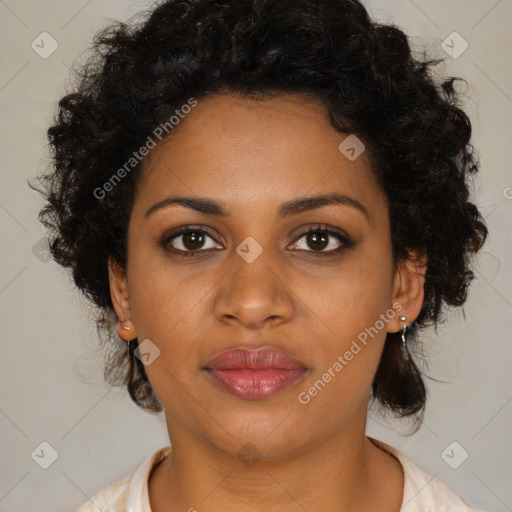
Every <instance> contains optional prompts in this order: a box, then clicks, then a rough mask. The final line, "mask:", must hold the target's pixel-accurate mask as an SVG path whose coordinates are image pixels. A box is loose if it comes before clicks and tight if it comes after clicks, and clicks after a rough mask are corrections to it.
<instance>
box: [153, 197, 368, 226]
mask: <svg viewBox="0 0 512 512" xmlns="http://www.w3.org/2000/svg"><path fill="white" fill-rule="evenodd" d="M173 204H179V205H182V206H185V207H187V208H190V209H192V210H195V211H198V212H200V213H204V214H207V215H217V216H219V217H229V216H230V212H229V211H228V210H227V209H226V208H225V207H224V206H223V205H222V203H219V202H217V201H214V200H212V199H209V198H206V197H183V196H176V195H171V196H168V197H166V198H165V199H163V200H162V201H159V202H158V203H155V204H154V205H153V206H151V208H149V209H148V210H147V211H146V213H145V215H144V218H147V217H149V216H150V215H152V214H153V213H155V212H157V211H158V210H161V209H162V208H165V207H168V206H171V205H173ZM333 204H340V205H343V206H348V207H351V208H354V209H356V210H358V211H360V212H361V213H362V214H363V215H364V216H365V217H366V219H367V220H370V215H369V213H368V210H367V209H366V208H365V207H364V206H363V205H362V204H361V203H360V202H359V201H357V200H356V199H354V198H352V197H349V196H346V195H343V194H337V193H332V194H325V195H319V196H304V197H298V198H296V199H292V200H291V201H287V202H286V203H283V204H282V205H281V206H280V207H279V210H278V217H279V218H280V219H284V218H286V217H290V216H292V215H296V214H298V213H301V212H304V211H309V210H315V209H317V208H321V207H322V206H327V205H333Z"/></svg>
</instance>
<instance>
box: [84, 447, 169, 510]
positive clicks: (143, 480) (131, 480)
mask: <svg viewBox="0 0 512 512" xmlns="http://www.w3.org/2000/svg"><path fill="white" fill-rule="evenodd" d="M170 451H171V446H165V447H163V448H159V449H158V450H156V451H154V452H152V453H150V454H149V455H148V456H147V457H146V458H145V459H144V460H143V462H142V463H141V464H140V465H139V466H138V467H137V468H136V469H135V470H133V471H131V472H130V473H127V474H126V475H124V476H122V477H120V478H118V479H117V480H115V481H114V482H112V483H111V484H110V485H108V486H107V487H105V488H103V489H101V490H100V491H98V492H97V493H96V494H94V495H93V496H91V498H89V499H88V500H87V501H86V502H85V503H83V504H82V505H81V506H80V508H79V509H78V510H77V512H98V510H101V511H102V512H121V511H122V512H125V511H126V512H132V511H133V512H135V511H139V510H140V511H143V510H144V511H145V510H149V508H145V507H147V506H148V505H149V499H148V478H149V475H150V473H151V471H152V470H153V468H154V467H155V466H156V465H157V464H158V463H159V462H160V461H161V460H162V459H163V458H164V457H166V456H167V455H168V454H169V453H170Z"/></svg>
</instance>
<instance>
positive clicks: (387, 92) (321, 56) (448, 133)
mask: <svg viewBox="0 0 512 512" xmlns="http://www.w3.org/2000/svg"><path fill="white" fill-rule="evenodd" d="M442 60H443V59H440V58H438V59H433V58H432V59H430V58H428V56H427V55H426V52H425V51H424V52H423V57H415V56H414V55H413V51H412V46H411V45H410V44H409V39H408V37H407V36H406V34H404V32H402V30H401V29H400V28H398V27H397V26H396V25H393V24H379V23H377V22H375V21H374V20H372V19H371V18H370V17H369V14H368V12H367V11H366V9H365V7H364V6H363V5H362V4H361V3H360V2H359V1H358V0H244V1H241V0H167V1H164V2H163V3H161V4H160V5H158V6H156V7H155V8H154V9H152V10H150V11H148V12H146V13H143V16H142V18H141V19H140V20H136V21H134V20H133V19H132V20H131V21H130V22H128V23H121V22H112V23H111V24H110V25H109V26H107V27H106V28H105V29H103V30H102V31H100V32H99V33H98V34H97V35H96V36H95V38H94V41H93V44H92V53H91V55H90V57H89V59H88V60H87V62H86V63H85V64H84V65H83V66H82V67H81V68H80V69H79V70H78V71H76V70H75V77H76V78H77V80H76V85H75V88H74V91H73V92H71V93H69V94H67V95H65V96H64V97H63V98H62V99H61V100H60V102H59V106H58V111H57V114H56V117H55V121H54V124H53V125H52V126H51V127H50V128H49V129H48V139H49V142H50V147H51V150H52V166H51V171H49V172H48V173H47V174H43V175H41V176H40V177H39V178H40V183H42V187H40V188H37V189H36V190H38V191H39V192H40V193H42V194H43V195H44V197H45V199H46V201H47V203H46V204H45V206H44V208H43V209H42V210H41V212H40V214H39V219H40V220H41V222H42V223H43V224H44V225H45V226H46V227H47V228H48V229H49V232H50V248H51V253H52V257H53V258H54V259H55V260H56V261H57V262H58V263H59V264H60V265H62V266H64V267H66V268H68V269H70V270H71V272H72V276H73V279H74V282H75V283H76V285H77V287H78V288H79V289H80V290H81V291H82V292H83V293H84V295H85V296H86V297H87V298H88V299H90V301H92V303H93V304H94V305H95V306H97V308H98V309H97V312H98V314H97V325H98V331H99V334H100V339H101V340H103V342H104V345H105V349H106V351H105V378H106V380H107V381H108V382H109V383H110V384H112V385H116V386H126V387H127V388H128V391H129V393H130V396H131V398H132V399H133V401H134V402H135V403H136V404H137V405H139V406H140V407H142V408H143V409H145V410H147V411H161V410H162V404H161V403H160V401H159V400H158V397H157V396H156V394H155V393H154V391H153V389H152V387H151V385H150V383H149V380H148V378H147V375H146V373H145V370H144V365H143V364H142V363H141V361H140V360H139V359H138V358H137V357H135V356H134V350H135V348H136V346H137V340H134V341H133V342H132V343H131V344H130V345H129V351H128V354H127V353H126V351H125V350H124V349H123V348H121V347H122V345H120V344H119V343H116V340H117V342H119V340H118V338H117V336H116V335H115V334H113V329H112V323H111V322H112V321H113V319H114V318H115V313H114V311H113V306H112V302H111V297H110V291H109V276H108V260H109V258H112V260H113V261H115V262H116V263H118V264H119V265H120V266H121V268H125V266H126V234H127V227H128V222H129V217H130V213H131V209H132V206H133V201H134V195H135V187H136V184H137V178H138V176H139V175H140V172H141V169H142V168H143V164H144V161H145V160H144V159H143V158H142V159H141V160H140V161H137V162H134V163H133V168H132V169H126V166H125V167H124V169H125V171H126V172H124V173H123V179H122V180H119V183H117V182H116V183H114V185H115V186H110V187H108V192H105V191H106V190H107V187H105V184H106V183H108V182H109V180H112V177H113V175H114V174H115V173H116V172H117V171H118V170H119V169H121V168H122V166H123V165H124V164H125V163H126V162H127V161H130V159H131V158H133V155H134V152H135V151H136V150H138V148H140V147H142V146H144V144H145V143H146V142H147V141H148V140H149V139H148V137H149V136H151V134H153V133H154V131H155V128H156V127H158V126H159V125H161V124H162V123H166V122H168V120H169V117H170V116H172V115H174V114H177V113H179V111H180V108H181V107H182V106H183V105H186V104H187V103H190V100H191V99H192V100H193V101H200V100H201V98H206V97H207V96H208V95H212V94H215V93H230V94H239V95H242V96H244V97H248V98H251V99H258V98H268V97H270V96H274V97H275V96H278V95H280V94H290V93H291V94H297V95H303V96H302V97H304V98H313V99H315V100H319V101H321V102H322V104H323V105H325V107H326V108H327V110H328V113H329V120H330V122H331V124H332V126H333V127H334V128H336V129H337V130H339V131H340V132H344V133H354V134H357V136H358V137H359V138H360V139H361V140H363V141H364V143H365V145H366V146H367V148H368V150H369V154H370V155H371V159H372V165H373V172H374V174H375V177H376V179H377V181H378V183H379V184H380V186H381V187H382V190H383V191H384V192H385V194H386V196H387V198H388V203H389V212H390V213H389V214H390V225H391V241H392V250H393V261H394V262H395V268H396V264H397V262H400V261H404V260H405V259H407V258H408V257H409V256H410V254H409V251H410V250H411V249H420V250H422V251H424V253H425V254H426V255H427V258H428V263H427V267H426V270H425V285H424V302H423V306H422V309H421V311H420V314H419V316H418V318H417V319H416V320H415V321H414V322H413V324H412V326H411V332H410V335H409V343H408V345H409V344H410V343H411V342H413V343H414V345H415V346H416V345H418V339H417V336H416V334H417V332H418V328H419V327H421V328H425V327H426V326H428V325H434V326H437V324H438V323H439V322H441V321H442V320H444V318H443V315H444V313H445V309H446V308H443V306H461V305H462V304H463V303H464V302H465V300H466V298H467V293H468V287H469V284H470V282H471V281H472V279H473V278H474V273H473V272H472V271H471V269H470V263H471V257H472V256H473V255H474V254H475V253H477V252H478V251H479V250H480V248H481V247H482V246H483V244H484V243H485V240H486V238H487V235H488V230H487V227H486V225H485V223H484V220H483V218H482V217H481V215H480V213H479V211H478V209H477V207H476V206H475V205H474V204H473V203H472V202H470V201H469V195H470V191H469V178H470V175H474V174H475V173H476V172H477V171H478V170H479V168H480V164H479V162H478V159H477V158H476V157H475V156H474V154H473V153H474V148H473V145H472V144H470V139H471V122H470V120H469V118H468V116H467V114H466V113H465V112H464V111H463V110H462V108H461V105H460V96H461V93H459V92H458V91H457V90H456V89H455V87H454V82H455V81H456V80H462V79H460V78H453V77H450V78H446V79H444V80H443V81H440V80H437V79H436V77H435V76H434V74H433V73H432V72H431V69H430V68H431V67H432V66H434V65H437V64H438V63H439V62H441V61H442ZM167 136H172V132H169V134H168V135H167ZM110 183H112V181H110ZM32 188H35V187H32ZM99 191H101V193H100V192H99ZM100 196H101V197H100ZM113 315H114V316H113ZM418 347H419V345H418ZM371 392H372V401H373V402H376V403H377V404H380V406H382V408H383V409H387V410H389V411H392V412H394V413H396V414H397V415H399V416H402V417H405V416H413V417H414V415H418V413H420V414H419V416H422V415H423V413H424V408H425V401H426V389H425V386H424V382H423V379H422V372H421V371H420V370H419V368H418V367H417V366H416V364H415V362H414V360H413V358H412V357H410V354H408V352H406V351H405V352H404V351H403V350H402V349H401V348H400V333H388V334H387V339H386V342H385V346H384V350H383V354H382V357H381V360H380V363H379V367H378V370H377V372H376V375H375V378H374V381H373V384H372V389H371Z"/></svg>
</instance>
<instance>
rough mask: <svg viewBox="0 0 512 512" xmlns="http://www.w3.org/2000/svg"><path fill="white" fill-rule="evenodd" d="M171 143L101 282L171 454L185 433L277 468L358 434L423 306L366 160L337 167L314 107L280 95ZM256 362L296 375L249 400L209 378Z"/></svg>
mask: <svg viewBox="0 0 512 512" xmlns="http://www.w3.org/2000/svg"><path fill="white" fill-rule="evenodd" d="M171 135H172V136H170V137H168V138H167V139H164V141H163V142H161V143H160V144H159V145H158V146H157V147H156V148H155V149H153V150H152V151H151V153H150V155H149V157H148V158H147V160H146V166H145V169H144V172H143V175H142V176H141V179H140V182H139V185H138V189H137V193H136V198H135V203H134V207H133V211H132V214H131V218H130V224H129V232H128V260H127V261H128V262H127V271H126V274H124V273H123V272H122V271H119V270H115V269H113V267H112V268H111V289H112V299H113V303H114V305H115V308H116V311H117V313H118V316H119V317H120V318H121V319H126V318H131V319H132V321H133V323H134V326H135V329H136V334H137V338H138V341H139V344H140V343H142V342H143V340H150V342H145V343H146V344H148V343H149V345H147V346H148V347H151V348H150V350H149V352H150V354H152V355H150V356H149V357H150V360H151V363H150V364H148V365H147V366H146V372H147V374H148V377H149V380H150V382H151V384H152V386H153V388H154V390H155V392H156V393H157V395H158V397H159V398H160V400H161V402H162V403H163V405H164V407H165V414H166V420H167V426H168V429H169V434H170V437H171V440H173V441H174V439H173V436H175V437H179V435H180V434H179V432H180V431H187V432H188V433H189V435H191V436H195V437H196V438H197V439H202V440H206V441H207V442H208V443H210V444H211V445H213V446H216V447H218V448H219V449H221V450H223V451H224V452H228V453H237V452H238V451H239V450H240V448H241V447H242V446H244V445H245V444H246V443H247V442H251V443H252V444H253V445H255V446H256V447H257V448H258V450H259V451H260V452H262V453H263V454H265V455H268V456H269V457H279V456H285V455H291V454H293V453H295V452H299V451H302V450H305V449H307V448H311V447H313V446H314V445H315V444H317V443H321V442H322V441H324V440H325V439H328V438H330V437H331V438H332V437H333V436H336V435H340V434H341V432H342V431H345V432H347V431H349V430H350V429H357V430H358V431H360V430H361V429H364V422H365V418H366V409H367V404H368V396H369V391H370V387H371V383H372V380H373V378H374V375H375V372H376V369H377V366H378V362H379V358H380V355H381V352H382V349H383V345H384V341H385V337H386V333H387V332H397V331H398V330H399V328H400V325H401V323H399V321H398V316H399V314H405V316H406V317H407V318H408V323H410V322H411V321H412V320H413V319H414V317H415V315H417V314H418V312H419V309H420V307H421V302H422V298H423V296H422V289H423V288H422V281H421V280H419V279H417V278H416V277H415V276H416V275H415V273H414V271H411V270H409V267H405V266H404V267H402V266H399V267H398V269H397V270H396V272H394V270H393V261H392V252H391V240H390V226H389V214H388V205H387V200H386V197H385V195H384V194H383V193H382V191H381V189H380V188H379V186H378V185H377V183H376V181H375V179H374V176H373V175H372V172H371V170H370V165H369V155H368V154H367V152H366V151H364V152H363V153H362V154H361V155H360V156H359V157H358V158H356V159H355V160H350V159H348V158H347V157H346V156H345V154H344V153H343V152H342V151H340V149H339V148H338V146H339V145H340V143H342V142H343V140H344V139H345V138H346V137H347V135H346V134H343V133H339V132H337V131H336V130H335V129H334V128H333V127H332V126H331V124H330V122H329V120H328V117H327V111H326V110H324V108H323V106H322V105H321V104H320V103H316V102H314V101H309V100H308V101H306V100H304V99H303V98H299V97H296V96H291V95H290V96H281V97H279V98H274V99H266V100H264V101H255V100H248V99H241V98H239V97H236V96H234V95H228V94H226V95H217V96H210V97H208V98H207V99H204V100H201V101H200V102H199V103H198V105H197V106H196V107H195V108H194V109H193V110H192V112H191V113H190V114H188V116H187V117H185V119H183V120H181V121H180V125H179V126H178V129H177V130H176V131H175V132H173V133H172V134H171ZM335 194H336V195H337V196H338V197H339V198H341V199H340V200H339V201H331V202H330V203H328V202H323V203H322V202H317V203H316V205H315V204H311V203H309V206H308V204H307V203H305V204H303V205H302V207H297V205H295V206H296V207H295V208H294V207H292V206H290V205H293V203H294V202H296V201H297V200H298V199H299V198H302V199H304V198H311V197H313V196H324V195H335ZM170 196H173V197H174V198H183V197H187V198H195V199H198V198H201V199H208V201H211V202H213V203H215V205H209V206H208V207H203V208H199V207H198V206H197V205H196V208H193V207H192V204H190V203H189V205H188V206H187V205H186V204H183V203H180V202H171V201H170V200H169V198H170ZM288 203H289V204H288ZM286 204H288V207H286V208H284V207H283V205H286ZM204 205H205V203H203V206H204ZM197 208H199V210H201V211H199V210H198V209H197ZM220 212H221V213H223V214H222V215H221V214H220ZM183 230H184V232H183ZM309 230H312V231H313V232H312V233H311V232H308V231H309ZM393 304H395V309H393ZM396 304H400V307H402V309H401V311H400V313H397V312H396V309H397V308H396ZM365 330H366V331H365ZM369 332H370V333H371V334H368V333H369ZM364 333H366V336H365V334H364ZM364 339H365V342H363V340H364ZM155 347H156V348H155ZM259 347H267V348H273V349H275V350H278V351H281V352H282V353H284V354H285V355H286V356H288V357H289V358H291V359H292V360H293V361H294V362H295V363H298V364H299V365H300V367H301V368H303V371H301V372H299V373H295V374H292V375H295V377H296V378H294V379H293V380H290V381H289V382H288V381H286V379H284V381H283V382H286V383H287V384H286V385H285V386H284V387H283V386H281V388H279V386H278V389H277V391H276V390H275V389H274V390H273V391H272V392H270V393H267V394H266V395H257V396H255V395H251V396H248V395H247V394H246V395H244V394H243V393H242V394H240V393H239V394H234V393H233V392H230V391H228V389H227V388H226V386H224V385H222V384H221V383H220V382H219V381H218V380H217V379H216V378H214V377H212V372H211V371H208V370H207V368H208V367H209V366H208V364H209V363H210V362H211V361H212V359H213V358H214V357H215V356H217V355H219V354H222V353H223V352H225V351H228V350H233V349H239V348H245V349H251V348H252V349H254V348H259ZM357 347H359V350H358V349H357ZM158 351H159V355H158V356H155V354H157V353H158ZM350 354H351V356H350ZM153 358H154V359H153ZM336 363H337V364H336ZM246 371H247V370H246ZM282 373H283V372H281V374H279V372H277V373H276V375H275V376H274V377H275V378H276V379H277V381H279V382H282V378H283V377H282ZM280 379H281V380H280ZM319 381H320V382H319ZM238 384H240V382H238ZM274 384H275V382H273V384H272V385H274ZM272 385H270V387H272ZM238 387H239V388H240V386H238ZM242 387H243V384H242ZM315 390H316V391H315ZM267 391H268V389H267Z"/></svg>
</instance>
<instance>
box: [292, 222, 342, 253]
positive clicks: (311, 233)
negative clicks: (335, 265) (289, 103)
mask: <svg viewBox="0 0 512 512" xmlns="http://www.w3.org/2000/svg"><path fill="white" fill-rule="evenodd" d="M329 238H331V241H329ZM332 238H335V239H336V240H338V242H340V243H339V244H338V246H336V244H335V243H334V242H333V241H332ZM298 240H299V242H295V244H294V245H293V246H292V247H293V248H294V249H299V250H303V249H304V244H308V245H309V247H313V248H314V250H313V251H308V250H307V249H306V250H307V252H313V253H315V252H317V253H336V252H339V251H340V250H341V249H343V248H348V247H350V242H349V240H348V239H347V238H346V237H345V236H343V235H342V234H341V233H337V232H336V231H332V230H330V229H327V228H311V229H309V230H308V231H306V233H303V234H302V235H301V236H300V237H299V238H298ZM301 240H304V241H305V242H304V244H303V245H302V247H301V246H300V245H301V244H300V241H301ZM326 249H327V250H326Z"/></svg>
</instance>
